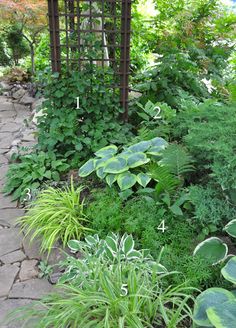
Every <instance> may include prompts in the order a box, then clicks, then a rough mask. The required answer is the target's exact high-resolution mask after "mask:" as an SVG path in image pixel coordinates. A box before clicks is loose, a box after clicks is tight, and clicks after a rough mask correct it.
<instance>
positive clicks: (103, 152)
mask: <svg viewBox="0 0 236 328" xmlns="http://www.w3.org/2000/svg"><path fill="white" fill-rule="evenodd" d="M117 150H118V148H117V147H116V146H115V145H110V146H107V147H104V148H101V149H99V150H98V151H97V152H96V153H95V155H96V156H98V157H106V156H111V155H112V156H114V155H115V154H116V153H117Z"/></svg>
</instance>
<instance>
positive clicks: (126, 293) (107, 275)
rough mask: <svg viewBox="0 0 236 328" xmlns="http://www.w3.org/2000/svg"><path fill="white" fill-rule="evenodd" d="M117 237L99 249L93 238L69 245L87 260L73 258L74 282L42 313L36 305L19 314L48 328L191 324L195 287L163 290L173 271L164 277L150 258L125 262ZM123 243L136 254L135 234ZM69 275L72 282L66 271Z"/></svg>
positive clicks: (62, 286) (51, 299)
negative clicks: (190, 304) (193, 290)
mask: <svg viewBox="0 0 236 328" xmlns="http://www.w3.org/2000/svg"><path fill="white" fill-rule="evenodd" d="M118 238H119V237H118V236H114V235H112V238H111V236H108V237H107V238H106V240H105V241H104V242H103V243H102V244H98V245H96V243H97V240H96V238H93V237H89V238H87V243H86V244H84V243H83V244H82V245H81V244H80V243H78V242H76V241H73V242H71V244H69V245H71V246H72V250H73V251H77V250H80V251H81V250H82V254H83V255H84V256H82V258H79V259H75V258H72V259H71V261H70V259H69V267H71V266H72V267H73V269H74V270H76V271H77V272H76V275H74V272H72V277H71V279H70V284H62V283H61V284H59V287H60V290H61V291H58V292H57V293H54V294H52V295H49V296H48V297H46V298H44V299H43V300H42V301H41V302H40V304H43V305H44V306H43V308H42V310H40V311H39V310H38V309H37V303H36V305H35V307H34V306H33V307H32V305H31V306H29V307H28V308H26V309H24V310H23V309H20V310H21V311H20V312H19V311H18V313H19V316H23V317H26V316H28V317H29V318H30V317H31V318H32V317H37V319H38V320H37V321H36V325H35V327H44V328H46V327H51V326H53V327H55V328H64V327H69V326H70V327H78V326H80V327H97V328H98V327H101V328H102V327H107V328H108V327H110V328H111V327H129V328H133V327H140V328H144V327H150V328H151V327H155V326H163V325H164V326H166V327H168V328H174V327H181V324H182V323H183V322H184V321H185V320H190V318H191V310H190V308H189V306H188V304H187V302H188V301H189V300H190V299H192V297H191V296H190V295H189V293H190V291H191V290H192V289H191V288H189V287H185V286H173V287H170V286H169V287H165V280H166V278H165V277H166V275H169V274H171V273H165V274H164V275H162V274H160V272H159V262H158V261H153V259H151V258H150V257H145V256H142V255H140V256H138V257H137V258H136V257H133V258H131V257H128V256H127V257H126V258H125V259H122V257H121V256H120V255H121V253H119V255H118V253H117V251H116V250H115V247H116V245H117V243H116V241H117V240H118ZM114 240H115V242H114ZM120 243H121V244H120V246H121V248H122V249H123V250H124V253H125V254H127V255H129V254H130V253H131V252H134V250H133V246H134V241H133V239H132V237H131V236H123V237H122V238H121V240H120ZM104 247H105V250H104ZM94 248H95V250H94ZM107 250H110V252H109V254H110V255H109V256H107V254H108V253H107ZM98 253H99V254H101V256H98ZM142 253H143V252H142V251H141V252H140V254H142ZM66 275H67V278H68V272H67V273H66ZM62 279H63V278H62ZM22 310H23V311H22Z"/></svg>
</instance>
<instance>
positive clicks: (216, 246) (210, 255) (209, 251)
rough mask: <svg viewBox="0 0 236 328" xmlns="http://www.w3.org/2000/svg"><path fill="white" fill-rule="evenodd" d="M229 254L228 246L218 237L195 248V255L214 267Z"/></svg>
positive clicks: (209, 239)
mask: <svg viewBox="0 0 236 328" xmlns="http://www.w3.org/2000/svg"><path fill="white" fill-rule="evenodd" d="M227 253H228V246H227V245H226V244H225V243H223V241H222V240H221V239H219V238H217V237H211V238H208V239H206V240H204V241H203V242H201V243H200V244H198V245H197V247H196V248H195V250H194V252H193V255H197V256H200V257H201V258H203V259H207V260H208V261H209V263H211V264H212V265H214V264H217V263H219V262H221V261H223V260H224V259H225V257H226V256H227Z"/></svg>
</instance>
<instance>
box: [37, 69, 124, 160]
mask: <svg viewBox="0 0 236 328" xmlns="http://www.w3.org/2000/svg"><path fill="white" fill-rule="evenodd" d="M109 72H110V73H111V71H110V70H109V69H108V72H106V74H105V76H106V78H107V81H105V82H104V72H103V71H102V70H101V68H99V67H97V66H94V67H93V68H91V67H90V68H85V70H84V71H83V72H81V73H72V74H70V75H66V76H61V77H55V76H52V78H51V80H50V81H49V83H48V85H47V87H46V89H45V97H46V99H47V100H46V101H45V103H44V114H45V116H44V117H42V118H41V119H40V123H39V137H38V140H39V147H40V149H42V150H44V151H49V150H53V151H54V152H55V153H56V154H57V155H62V156H64V157H65V158H66V159H67V160H69V159H70V160H71V162H70V164H71V165H72V166H75V164H77V163H78V162H79V161H83V160H84V159H86V158H88V156H89V155H91V153H92V152H94V151H96V150H98V149H99V148H101V147H103V146H106V145H107V144H108V143H115V144H123V143H125V142H127V139H128V138H129V136H130V133H129V126H128V125H125V124H122V122H121V121H120V115H121V111H122V110H121V108H120V105H119V98H118V96H117V95H116V94H114V93H113V91H112V90H111V89H109V88H108V87H107V86H106V83H107V84H108V85H109V83H110V82H111V81H110V75H109ZM77 97H80V108H78V109H77Z"/></svg>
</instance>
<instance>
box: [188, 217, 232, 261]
mask: <svg viewBox="0 0 236 328" xmlns="http://www.w3.org/2000/svg"><path fill="white" fill-rule="evenodd" d="M223 230H224V231H226V232H227V233H228V235H229V236H231V237H234V238H236V220H235V219H234V220H232V221H230V222H229V223H228V224H227V225H226V226H225V227H224V229H223ZM193 254H194V255H196V256H200V257H202V258H205V259H207V260H208V261H209V263H211V264H213V265H214V264H217V263H219V262H222V261H224V260H226V259H227V258H228V257H229V256H230V255H228V246H227V244H226V243H225V242H224V241H223V240H221V239H220V238H217V237H211V238H208V239H206V240H204V241H203V242H201V243H200V244H198V245H197V247H196V248H195V250H194V252H193Z"/></svg>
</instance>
